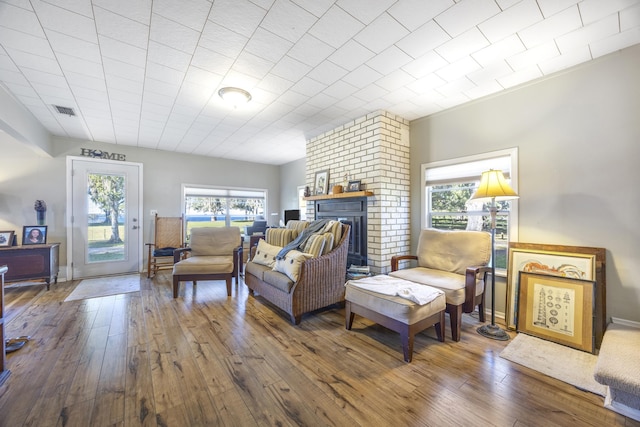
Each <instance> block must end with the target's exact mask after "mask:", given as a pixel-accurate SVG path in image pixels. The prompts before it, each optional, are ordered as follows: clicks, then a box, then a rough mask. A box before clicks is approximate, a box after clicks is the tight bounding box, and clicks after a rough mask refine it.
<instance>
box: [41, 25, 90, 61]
mask: <svg viewBox="0 0 640 427" xmlns="http://www.w3.org/2000/svg"><path fill="white" fill-rule="evenodd" d="M47 39H48V40H49V43H50V44H51V48H52V49H53V50H54V51H55V52H56V53H64V54H67V55H70V56H76V57H78V58H82V59H85V60H87V61H92V62H96V63H102V58H101V56H100V46H99V45H98V44H97V43H91V42H88V41H85V40H81V39H78V38H75V37H71V36H68V35H66V34H62V33H58V32H56V31H52V30H48V31H47Z"/></svg>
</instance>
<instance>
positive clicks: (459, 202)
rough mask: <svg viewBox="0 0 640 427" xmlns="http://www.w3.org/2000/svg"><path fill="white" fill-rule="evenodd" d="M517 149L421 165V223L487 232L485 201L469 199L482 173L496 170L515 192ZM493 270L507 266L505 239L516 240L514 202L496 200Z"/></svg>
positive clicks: (489, 224)
mask: <svg viewBox="0 0 640 427" xmlns="http://www.w3.org/2000/svg"><path fill="white" fill-rule="evenodd" d="M517 164H518V151H517V148H514V149H510V150H503V151H497V152H492V153H486V154H481V155H477V156H469V157H464V158H459V159H453V160H447V161H441V162H434V163H427V164H424V165H422V176H423V178H424V195H425V203H423V215H422V218H423V226H424V227H433V228H438V229H441V230H483V231H487V232H491V217H490V215H489V203H483V202H481V201H480V202H478V201H475V200H469V199H470V198H471V196H472V195H473V193H474V192H475V191H476V188H477V186H478V184H479V183H480V176H481V175H482V172H484V171H486V170H489V169H499V170H502V172H503V173H504V176H505V178H507V181H509V183H510V185H511V186H512V187H513V188H514V189H515V190H516V191H517V182H516V177H517ZM496 204H497V207H498V215H497V219H496V259H495V266H496V268H497V269H505V270H506V268H507V254H508V246H509V241H511V240H517V233H518V227H517V218H518V212H517V201H514V200H511V201H505V202H496Z"/></svg>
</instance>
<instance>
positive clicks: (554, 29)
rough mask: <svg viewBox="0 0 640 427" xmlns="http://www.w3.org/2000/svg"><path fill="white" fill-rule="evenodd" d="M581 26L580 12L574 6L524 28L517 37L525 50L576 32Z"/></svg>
mask: <svg viewBox="0 0 640 427" xmlns="http://www.w3.org/2000/svg"><path fill="white" fill-rule="evenodd" d="M581 26H582V21H581V19H580V12H579V11H578V8H577V7H576V6H574V7H570V8H568V9H565V10H563V11H562V12H559V13H557V14H555V15H553V16H550V17H549V18H547V19H545V20H544V21H540V22H538V23H537V24H534V25H532V26H530V27H528V28H525V29H524V30H522V31H520V32H518V35H519V36H520V39H521V40H522V42H523V43H524V45H525V46H526V47H527V48H532V47H534V46H537V45H539V44H542V43H546V42H548V41H549V40H552V39H554V38H556V37H559V36H561V35H563V34H566V33H568V32H570V31H573V30H576V29H578V28H580V27H581Z"/></svg>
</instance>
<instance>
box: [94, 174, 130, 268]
mask: <svg viewBox="0 0 640 427" xmlns="http://www.w3.org/2000/svg"><path fill="white" fill-rule="evenodd" d="M87 179H88V182H87V188H88V191H87V193H88V194H87V233H86V236H87V242H86V244H87V248H88V251H87V257H86V261H87V263H94V262H105V261H122V260H124V259H125V256H126V254H125V239H126V236H125V233H126V228H125V226H124V224H126V218H125V212H126V211H125V191H124V189H125V175H112V174H98V173H89V174H88V175H87Z"/></svg>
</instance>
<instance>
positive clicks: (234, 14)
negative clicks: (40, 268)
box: [209, 0, 267, 37]
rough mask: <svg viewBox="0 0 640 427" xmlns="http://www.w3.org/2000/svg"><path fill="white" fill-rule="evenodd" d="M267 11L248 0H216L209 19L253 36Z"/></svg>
mask: <svg viewBox="0 0 640 427" xmlns="http://www.w3.org/2000/svg"><path fill="white" fill-rule="evenodd" d="M266 14H267V11H265V10H264V9H262V8H261V7H259V6H256V5H255V4H253V3H251V2H249V1H247V0H216V1H215V2H214V3H213V8H212V9H211V13H210V15H209V20H211V21H213V22H215V23H216V24H218V25H220V26H223V27H225V28H227V29H229V30H233V31H234V32H236V33H238V34H241V35H243V36H245V37H251V35H252V34H253V33H254V31H255V30H256V28H257V27H258V25H260V22H262V20H263V19H264V17H265V15H266Z"/></svg>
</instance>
